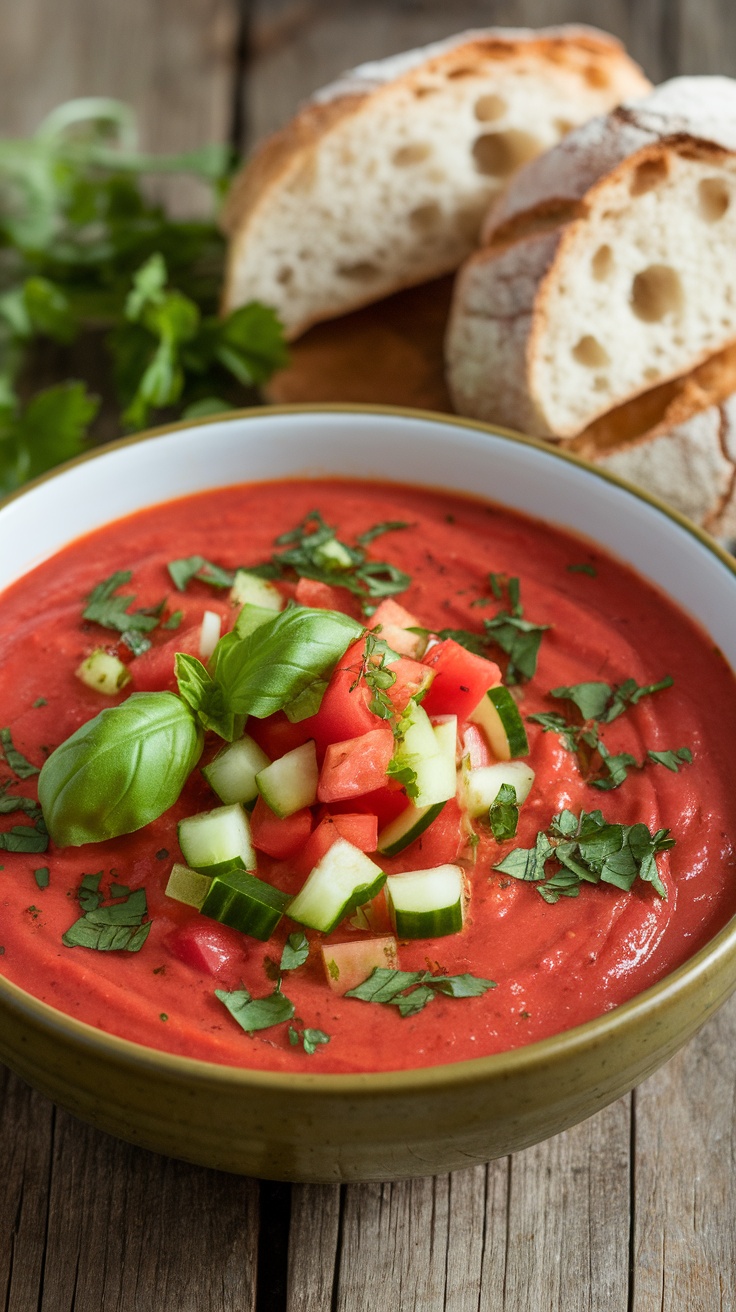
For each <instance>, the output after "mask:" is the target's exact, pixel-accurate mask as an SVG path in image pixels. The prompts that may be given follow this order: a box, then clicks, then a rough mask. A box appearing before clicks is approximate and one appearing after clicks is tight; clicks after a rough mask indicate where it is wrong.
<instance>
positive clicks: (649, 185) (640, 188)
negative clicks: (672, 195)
mask: <svg viewBox="0 0 736 1312" xmlns="http://www.w3.org/2000/svg"><path fill="white" fill-rule="evenodd" d="M669 171H670V169H669V164H668V163H667V160H666V159H645V160H642V163H641V164H639V165H637V167H636V168H635V169H634V172H633V174H632V178H631V182H630V183H629V193H630V194H631V195H632V196H643V195H644V194H645V193H646V192H647V191H654V189H655V187H659V186H660V185H661V184H662V183H663V182H666V181H667V178H668V176H669Z"/></svg>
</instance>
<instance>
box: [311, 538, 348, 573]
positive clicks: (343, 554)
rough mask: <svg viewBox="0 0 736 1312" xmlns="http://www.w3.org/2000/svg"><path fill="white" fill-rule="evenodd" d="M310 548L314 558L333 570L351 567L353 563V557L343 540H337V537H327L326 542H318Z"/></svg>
mask: <svg viewBox="0 0 736 1312" xmlns="http://www.w3.org/2000/svg"><path fill="white" fill-rule="evenodd" d="M312 550H313V552H314V556H315V559H316V560H317V561H318V562H319V564H320V565H323V566H324V567H325V569H334V570H335V572H338V571H339V570H343V569H352V568H353V565H354V564H355V557H354V556H353V555H352V554H351V552H350V551H349V550H348V548H347V547H346V546H345V544H344V543H343V542H338V540H337V538H327V541H326V542H320V543H319V544H318V545H317V546H316V547H313V548H312Z"/></svg>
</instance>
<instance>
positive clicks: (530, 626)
mask: <svg viewBox="0 0 736 1312" xmlns="http://www.w3.org/2000/svg"><path fill="white" fill-rule="evenodd" d="M488 577H489V581H490V585H491V591H492V592H493V595H494V597H495V598H496V600H497V601H500V600H502V599H503V589H504V588H505V589H506V596H507V606H508V607H509V609H506V610H500V611H499V612H498V614H496V615H494V616H493V617H492V618H491V619H488V620H484V621H483V632H482V633H475V632H473V631H472V630H471V629H451V628H448V629H438V630H437V637H438V638H442V639H443V640H444V639H446V638H452V640H453V641H454V642H459V643H460V646H461V647H465V648H467V650H468V651H472V652H474V653H475V655H476V656H487V655H488V649H489V647H493V646H496V647H500V648H501V651H503V652H505V653H506V655H507V656H508V658H509V659H508V663H507V665H506V674H505V681H506V683H520V682H522V680H526V679H531V678H533V676H534V674H535V673H536V669H537V657H538V655H539V647H540V644H541V641H542V637H543V636H544V634H545V632H546V631H547V629H549V628H550V627H551V626H550V625H549V624H534V623H533V622H532V621H531V620H525V619H524V618H523V609H522V605H521V595H520V585H519V580H518V579H517V578H507V577H506V575H505V574H490V575H489V576H488ZM488 603H489V599H488V598H483V597H479V598H477V599H476V600H475V601H473V602H471V603H470V604H471V606H481V605H487V604H488ZM409 632H410V633H420V634H422V635H423V636H425V637H426V636H427V635H428V634H429V632H430V630H429V629H424V628H411V629H410V630H409Z"/></svg>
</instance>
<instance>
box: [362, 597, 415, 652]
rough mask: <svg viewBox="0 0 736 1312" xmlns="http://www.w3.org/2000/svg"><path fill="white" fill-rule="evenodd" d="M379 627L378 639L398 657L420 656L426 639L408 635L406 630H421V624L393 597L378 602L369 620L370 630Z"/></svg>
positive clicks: (413, 634)
mask: <svg viewBox="0 0 736 1312" xmlns="http://www.w3.org/2000/svg"><path fill="white" fill-rule="evenodd" d="M379 625H380V628H381V632H380V635H379V636H380V637H381V638H384V639H385V640H386V642H387V643H388V645H389V647H392V648H393V650H394V651H397V652H398V653H399V655H400V656H411V657H413V658H415V659H416V657H417V656H421V654H422V652H423V651H424V648H425V647H426V645H427V640H426V638H425V637H424V636H423V635H422V634H421V633H409V632H407V630H408V629H411V628H415V629H419V628H421V627H422V626H421V624H420V622H419V620H418V619H417V617H416V615H412V613H411V611H408V610H404V607H403V606H400V605H399V603H398V601H394V599H393V597H384V599H383V601H381V602H379V604H378V606H377V607H376V609H375V610H374V612H373V614H372V615H371V619H370V626H371V628H372V629H375V628H377V627H378V626H379Z"/></svg>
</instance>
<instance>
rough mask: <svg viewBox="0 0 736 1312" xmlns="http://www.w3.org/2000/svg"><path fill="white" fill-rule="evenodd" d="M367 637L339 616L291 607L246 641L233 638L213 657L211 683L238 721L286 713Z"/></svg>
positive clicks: (228, 637) (225, 640) (352, 622)
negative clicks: (358, 642)
mask: <svg viewBox="0 0 736 1312" xmlns="http://www.w3.org/2000/svg"><path fill="white" fill-rule="evenodd" d="M362 632H363V630H362V626H361V625H360V624H358V623H357V621H356V620H352V619H350V618H349V617H348V616H347V615H342V614H341V613H340V612H339V611H331V610H313V609H311V608H309V607H306V606H288V607H287V608H286V610H283V611H280V612H279V613H278V614H276V615H274V617H273V619H272V620H269V621H268V622H267V623H265V624H260V625H259V626H258V628H257V629H254V630H253V632H252V633H249V634H248V636H247V637H245V638H241V637H239V636H238V634H237V633H228V634H226V635H225V637H224V638H221V639H220V641H219V642H218V644H217V646H216V647H215V650H214V652H213V655H212V660H211V663H210V667H211V669H212V677H213V679H214V681H215V683H216V684H217V686H218V687H219V688H220V689H221V690H222V693H223V696H224V698H225V704H226V706H227V707H228V708H229V710H230V711H231V712H232V713H233V714H235V715H237V716H241V715H242V716H246V715H255V716H256V717H257V718H258V719H263V718H264V717H265V716H267V715H272V714H273V712H274V711H280V710H283V708H284V707H285V706H287V705H288V704H289V703H290V702H293V701H295V700H296V698H297V697H298V696H299V695H300V694H301V693H303V692H304V690H305V689H306V688H308V687H309V686H310V685H311V684H313V683H314V681H315V679H318V678H322V677H324V676H325V675H329V674H331V673H332V670H333V669H334V667H335V665H336V664H337V662H338V661H339V659H340V657H341V656H342V655H344V653H345V651H346V650H347V648H348V647H349V645H350V643H351V642H354V641H355V639H356V638H358V637H359V636H360V634H361V633H362Z"/></svg>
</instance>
